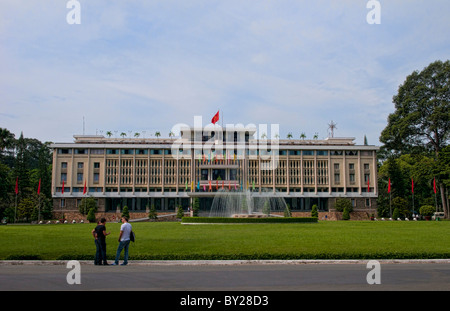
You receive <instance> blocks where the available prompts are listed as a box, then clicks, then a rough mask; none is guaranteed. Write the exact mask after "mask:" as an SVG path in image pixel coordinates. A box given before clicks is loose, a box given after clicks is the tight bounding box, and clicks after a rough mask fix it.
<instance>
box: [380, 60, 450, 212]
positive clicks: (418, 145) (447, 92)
mask: <svg viewBox="0 0 450 311" xmlns="http://www.w3.org/2000/svg"><path fill="white" fill-rule="evenodd" d="M393 102H394V105H395V111H394V113H392V114H390V115H389V117H388V124H387V126H386V128H385V129H384V130H383V131H382V133H381V136H380V141H381V142H382V143H383V144H384V146H383V147H382V148H384V149H386V150H389V151H390V152H392V154H394V155H400V154H407V153H423V152H428V153H430V154H433V155H434V157H435V160H436V161H439V154H440V152H441V150H442V149H443V148H445V147H446V146H447V145H448V142H449V137H450V61H449V60H447V61H446V62H442V61H439V60H438V61H435V62H433V63H431V64H430V65H428V66H427V67H425V68H424V69H423V70H422V71H420V72H419V71H414V72H413V73H412V74H410V75H409V76H408V77H407V78H406V80H405V82H404V83H403V84H402V85H400V87H399V89H398V93H397V95H395V96H394V97H393ZM437 182H438V184H439V188H440V195H441V199H442V206H443V209H444V213H445V215H446V216H445V217H446V218H448V206H447V202H446V195H445V194H446V191H445V186H444V183H443V182H442V180H437Z"/></svg>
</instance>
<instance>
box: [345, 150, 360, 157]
mask: <svg viewBox="0 0 450 311" xmlns="http://www.w3.org/2000/svg"><path fill="white" fill-rule="evenodd" d="M345 155H348V156H357V155H358V151H357V150H347V151H345Z"/></svg>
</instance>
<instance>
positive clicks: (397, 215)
mask: <svg viewBox="0 0 450 311" xmlns="http://www.w3.org/2000/svg"><path fill="white" fill-rule="evenodd" d="M399 217H400V211H399V210H398V207H396V208H394V212H393V213H392V219H398V218H399Z"/></svg>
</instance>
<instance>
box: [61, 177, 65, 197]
mask: <svg viewBox="0 0 450 311" xmlns="http://www.w3.org/2000/svg"><path fill="white" fill-rule="evenodd" d="M61 193H62V194H64V180H63V184H62V188H61Z"/></svg>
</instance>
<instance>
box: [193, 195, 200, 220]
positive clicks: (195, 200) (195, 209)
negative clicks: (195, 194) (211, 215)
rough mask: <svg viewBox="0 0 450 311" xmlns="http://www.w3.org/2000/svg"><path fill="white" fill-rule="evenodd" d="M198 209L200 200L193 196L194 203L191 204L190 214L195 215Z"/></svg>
mask: <svg viewBox="0 0 450 311" xmlns="http://www.w3.org/2000/svg"><path fill="white" fill-rule="evenodd" d="M199 209H200V201H199V200H198V198H194V204H193V206H192V216H194V217H197V216H198V211H199Z"/></svg>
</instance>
